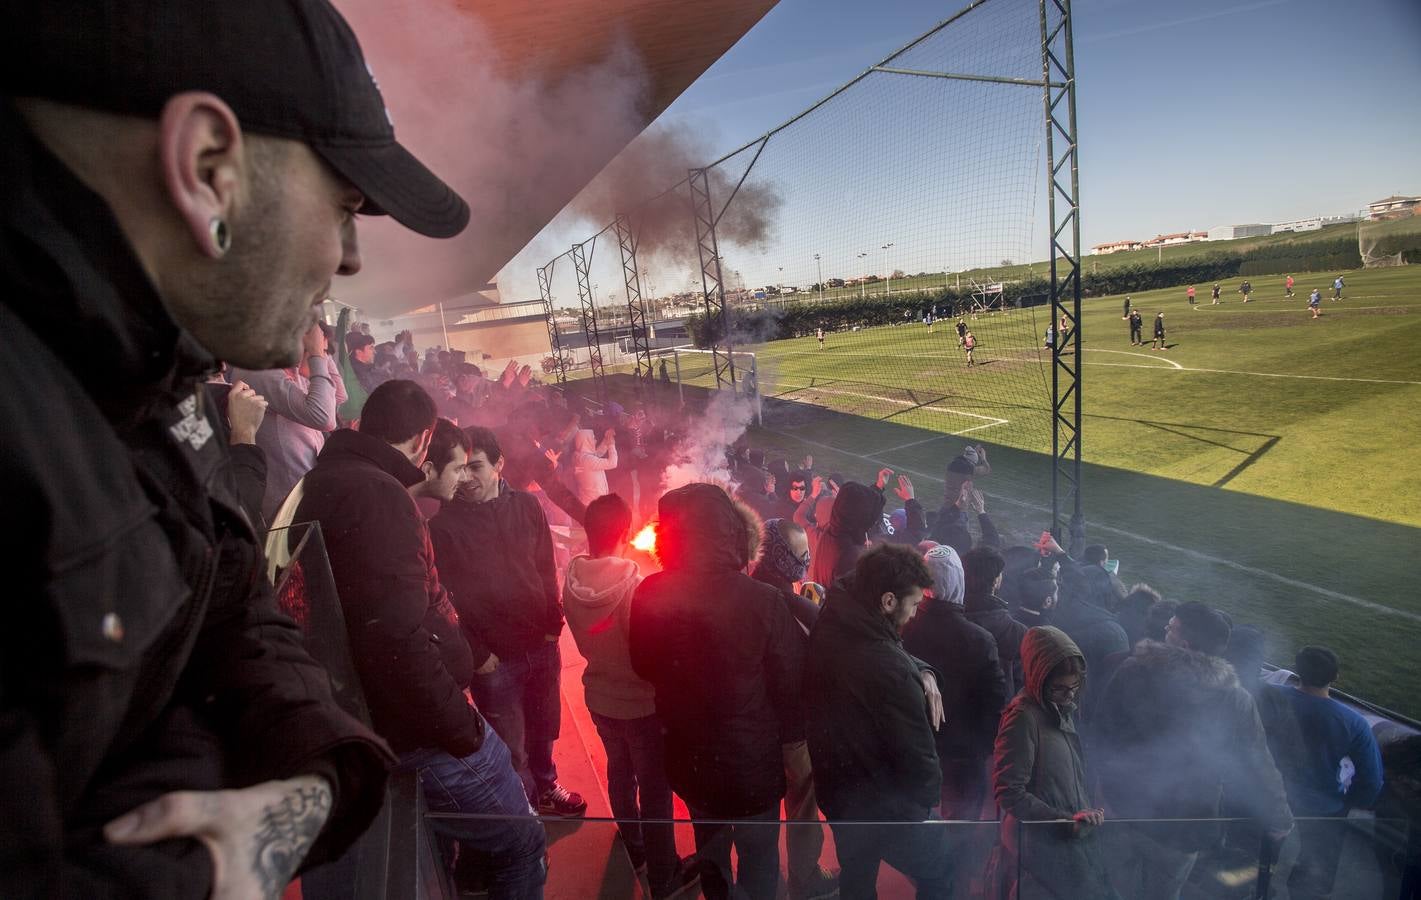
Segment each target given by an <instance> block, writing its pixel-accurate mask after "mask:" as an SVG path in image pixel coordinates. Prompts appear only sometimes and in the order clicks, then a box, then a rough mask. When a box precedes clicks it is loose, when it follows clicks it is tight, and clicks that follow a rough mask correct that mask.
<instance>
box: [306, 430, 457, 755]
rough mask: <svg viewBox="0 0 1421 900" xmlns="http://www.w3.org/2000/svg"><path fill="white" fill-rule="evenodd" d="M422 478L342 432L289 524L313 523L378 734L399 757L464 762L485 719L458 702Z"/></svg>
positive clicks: (451, 626) (452, 629) (367, 439)
mask: <svg viewBox="0 0 1421 900" xmlns="http://www.w3.org/2000/svg"><path fill="white" fill-rule="evenodd" d="M423 480H424V473H423V472H421V471H420V470H419V469H417V468H415V467H414V466H413V465H412V464H411V463H410V461H409V460H408V459H406V458H405V456H404V454H402V453H400V451H398V450H396V449H395V448H394V447H392V446H390V445H389V444H387V443H385V442H384V441H382V440H380V439H379V438H374V437H371V436H369V435H366V434H361V433H360V432H358V431H351V430H350V429H342V430H340V431H337V432H335V433H334V434H332V435H331V436H330V437H329V438H328V439H327V440H326V446H325V447H324V448H323V449H322V450H321V455H320V456H319V457H317V458H316V467H315V468H314V469H312V470H311V471H310V472H307V473H306V476H305V477H304V478H303V479H302V480H301V489H302V491H303V493H302V499H301V503H300V505H299V506H298V507H297V509H296V521H298V522H311V521H316V522H320V523H321V533H322V535H323V536H324V538H325V543H326V551H327V553H328V554H329V555H330V560H331V574H332V575H333V576H334V577H335V582H336V588H337V590H338V591H339V592H340V602H341V608H342V609H343V610H344V611H345V627H346V631H347V633H348V634H349V635H350V650H351V657H352V659H353V661H354V662H355V669H356V671H357V672H358V673H359V674H360V684H361V687H362V688H364V691H365V697H366V699H367V700H368V701H369V703H370V716H371V718H372V719H373V720H374V722H375V728H376V730H377V731H379V732H380V734H381V736H382V737H384V738H385V739H386V740H388V741H389V742H390V744H391V746H393V747H394V748H395V750H397V751H399V752H405V751H409V750H417V749H421V748H426V747H434V748H438V749H440V750H443V751H445V752H446V753H448V754H450V755H451V756H457V757H463V756H467V755H469V754H470V753H473V752H474V751H476V750H477V749H478V748H479V747H480V745H482V743H483V721H482V720H481V718H480V717H479V714H478V713H477V712H476V711H475V710H474V708H473V707H472V706H471V705H470V704H469V702H468V699H467V698H466V697H465V696H464V688H465V687H467V686H468V684H469V681H470V679H471V678H472V677H473V674H474V666H473V662H472V660H471V658H470V654H469V648H468V645H467V644H466V643H465V642H464V640H463V637H462V636H461V635H460V634H459V620H458V616H456V615H455V614H454V609H453V607H452V606H451V605H450V603H449V596H448V594H447V593H445V591H444V588H443V587H441V586H440V581H439V573H438V572H437V571H436V570H435V568H434V552H433V551H432V550H431V549H430V545H429V531H428V529H427V527H426V526H425V523H424V516H423V515H421V514H420V511H419V508H418V507H417V506H416V505H415V502H414V498H413V497H411V496H410V495H409V490H408V489H409V487H410V485H412V484H418V483H419V482H421V481H423Z"/></svg>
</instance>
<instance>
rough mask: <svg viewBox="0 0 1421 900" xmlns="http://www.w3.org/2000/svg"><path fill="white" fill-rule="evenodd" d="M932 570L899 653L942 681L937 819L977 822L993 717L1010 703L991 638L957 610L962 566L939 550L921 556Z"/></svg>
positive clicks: (937, 736)
mask: <svg viewBox="0 0 1421 900" xmlns="http://www.w3.org/2000/svg"><path fill="white" fill-rule="evenodd" d="M923 560H924V561H925V562H926V563H927V565H928V570H929V571H930V572H932V576H933V586H932V588H931V589H930V590H931V592H932V593H931V596H930V597H928V599H927V600H926V601H925V602H924V605H923V608H922V609H921V610H919V612H918V615H917V616H916V617H915V618H914V619H913V620H912V621H911V622H909V623H908V627H907V628H906V629H904V632H903V646H904V648H905V649H906V650H907V651H908V652H909V653H911V654H913V655H914V656H916V657H917V658H918V659H920V660H922V661H923V662H925V663H927V664H928V665H930V666H932V668H933V671H934V672H936V673H938V675H939V676H941V681H940V685H939V686H940V687H941V689H942V712H943V718H944V720H945V721H946V722H947V723H948V725H947V726H945V727H943V728H941V729H939V730H938V732H937V734H935V735H934V738H935V739H936V742H937V755H938V762H939V764H940V765H941V768H942V814H943V817H944V818H947V819H981V818H982V817H983V813H984V812H985V810H984V807H985V801H986V799H987V761H988V760H990V759H991V756H992V741H993V740H994V739H995V738H996V736H997V719H998V717H999V716H1000V715H1001V713H1002V708H1003V707H1005V706H1006V704H1007V701H1008V700H1009V699H1010V697H1009V696H1008V695H1007V682H1006V677H1005V676H1004V675H1003V674H1002V666H1001V662H1000V661H999V660H998V657H997V641H996V638H994V637H992V633H991V632H990V631H988V630H987V629H985V628H983V627H982V626H980V625H977V624H975V623H974V622H972V621H970V620H969V619H968V618H967V615H966V613H965V612H964V610H963V608H962V595H963V581H964V580H963V574H962V560H961V559H960V558H959V557H958V555H957V551H956V550H953V549H952V548H951V547H948V546H945V545H942V544H939V545H937V546H935V547H932V548H930V549H929V550H928V551H927V552H926V553H924V554H923Z"/></svg>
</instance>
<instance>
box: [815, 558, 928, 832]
mask: <svg viewBox="0 0 1421 900" xmlns="http://www.w3.org/2000/svg"><path fill="white" fill-rule="evenodd" d="M852 591H853V576H849V577H847V578H844V579H843V580H841V581H839V582H838V583H837V584H835V585H834V587H833V590H832V591H831V592H830V594H829V598H828V600H827V601H826V603H825V605H824V611H823V612H822V613H820V615H819V621H818V622H817V623H816V624H815V626H814V632H813V633H812V634H811V635H810V636H809V661H808V665H807V666H806V667H805V672H804V696H805V715H806V718H805V732H806V735H807V738H808V740H809V758H810V761H811V762H812V763H813V767H814V791H815V795H816V796H817V798H818V800H819V808H820V809H822V810H824V814H825V815H826V816H828V817H829V819H831V820H833V819H850V820H852V819H867V820H870V821H900V822H911V821H920V820H923V819H926V818H927V817H928V811H929V810H930V809H931V808H932V807H934V806H936V805H937V804H938V803H939V802H940V801H941V794H942V772H941V770H940V769H939V767H938V757H937V750H936V748H935V745H934V739H933V730H932V725H931V724H930V723H929V722H928V714H927V704H926V703H925V701H924V699H923V684H922V680H921V679H922V676H921V674H920V673H921V671H922V669H923V667H924V666H923V664H922V663H920V662H919V661H918V660H915V659H914V658H913V657H911V656H909V655H908V652H907V651H906V650H904V649H903V642H902V641H901V640H899V638H898V633H897V631H895V630H894V628H893V625H892V623H891V622H889V621H888V619H886V618H884V617H883V615H882V614H880V613H877V612H875V611H873V610H870V609H868V608H867V607H865V606H863V605H862V604H860V603H859V602H858V601H857V600H856V599H854V597H853V596H852Z"/></svg>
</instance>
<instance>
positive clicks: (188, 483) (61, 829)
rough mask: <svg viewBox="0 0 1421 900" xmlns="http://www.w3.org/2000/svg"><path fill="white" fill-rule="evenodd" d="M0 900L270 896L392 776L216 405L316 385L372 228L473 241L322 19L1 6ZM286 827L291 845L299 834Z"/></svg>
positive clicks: (153, 3) (331, 846)
mask: <svg viewBox="0 0 1421 900" xmlns="http://www.w3.org/2000/svg"><path fill="white" fill-rule="evenodd" d="M0 35H3V36H4V52H3V53H0V171H3V172H4V173H5V176H4V177H3V178H0V283H2V284H3V287H4V289H3V290H0V298H3V299H0V333H3V334H4V336H5V348H6V352H5V353H4V354H0V368H3V372H0V380H3V383H4V384H5V385H6V390H5V391H3V392H0V417H3V419H4V421H5V422H6V423H7V433H6V452H5V454H4V459H3V461H0V481H3V483H4V484H6V485H7V486H8V487H7V490H6V492H5V498H6V501H7V508H8V510H9V511H10V512H11V513H13V514H14V516H15V517H16V518H17V519H18V520H19V521H23V522H25V523H28V525H29V527H27V528H25V529H22V530H21V532H20V534H19V536H18V538H16V539H12V540H11V541H9V542H8V543H7V545H6V551H5V556H4V564H5V569H6V574H7V576H8V578H9V588H10V590H11V592H12V593H13V595H14V596H15V597H16V598H20V599H21V600H22V602H18V603H16V604H15V614H16V616H17V618H15V619H14V620H12V621H11V623H10V625H11V627H10V628H8V629H6V636H5V638H4V639H3V641H4V645H3V648H0V656H3V658H4V659H5V671H6V676H5V678H6V681H5V684H4V690H3V692H0V693H2V694H3V701H0V702H3V707H0V717H2V718H3V721H4V722H5V727H4V729H3V731H4V735H5V736H4V738H3V741H0V781H3V783H5V784H7V785H23V786H24V789H23V790H20V789H16V790H11V791H8V792H7V794H6V799H5V800H4V801H0V813H3V814H0V821H3V822H4V825H3V826H0V830H2V831H3V837H0V895H3V896H6V897H10V896H28V895H43V896H55V895H65V896H88V897H99V896H118V895H122V896H163V897H206V896H209V895H216V896H244V897H246V896H251V897H255V896H263V897H268V896H275V895H277V894H279V893H280V891H281V889H282V886H283V885H284V884H285V883H286V882H287V881H288V880H289V879H290V877H291V876H292V874H293V872H294V870H295V869H296V868H297V866H299V865H302V864H303V860H305V861H306V863H307V864H309V863H313V862H315V861H317V860H318V859H321V858H329V857H332V856H335V855H339V854H340V853H341V852H342V851H343V850H344V849H345V847H346V846H347V845H349V844H350V843H351V842H352V841H353V840H354V839H355V838H356V837H357V836H358V835H359V834H360V833H361V832H362V831H364V829H365V827H366V826H367V824H368V823H369V822H370V820H371V818H372V817H373V816H374V814H375V812H376V811H377V809H378V808H379V805H380V802H381V797H382V787H383V784H384V780H385V769H386V767H387V766H388V764H389V762H390V759H391V757H390V754H389V751H388V749H387V748H386V747H385V746H384V744H383V743H382V742H381V741H379V740H378V739H377V738H376V737H375V736H374V735H373V734H372V733H371V732H370V731H369V730H368V729H367V728H365V727H363V726H362V725H361V724H359V723H358V722H357V721H356V720H355V719H353V718H352V717H351V716H350V715H347V714H346V713H344V712H342V711H341V710H340V709H339V708H338V707H337V706H336V705H335V703H334V701H333V700H332V699H331V696H330V688H329V678H328V676H327V675H326V673H325V672H324V671H323V670H322V669H321V668H320V667H319V666H317V665H316V664H315V663H314V662H313V661H312V660H311V658H310V657H309V656H308V655H307V653H306V651H305V650H304V649H303V646H302V642H301V635H300V633H299V632H298V630H297V629H296V628H295V626H294V625H293V623H292V622H291V621H290V620H289V619H287V618H286V617H284V616H281V615H280V614H278V613H277V611H276V608H275V603H274V600H273V597H272V591H271V587H270V585H269V584H267V583H266V580H265V578H264V577H262V575H261V566H262V559H261V552H260V549H259V547H258V545H257V541H256V535H255V534H254V532H253V527H252V523H251V522H250V521H249V520H248V519H247V518H246V516H245V515H244V514H243V512H242V510H241V506H240V503H239V502H238V500H237V498H236V495H235V488H234V484H233V477H232V472H231V468H230V457H229V455H228V451H227V449H226V447H225V446H224V441H222V440H220V439H214V436H215V435H216V434H217V433H218V428H217V427H216V424H215V423H216V418H215V416H216V411H215V409H214V407H213V404H210V403H207V402H205V400H204V395H203V394H202V393H200V391H201V390H202V386H201V381H202V379H203V377H204V376H205V375H206V373H208V372H211V371H213V370H215V369H216V368H217V366H218V360H224V361H226V362H228V363H230V364H231V365H232V366H234V367H242V368H247V369H271V368H279V367H283V366H287V365H292V364H295V363H296V362H297V361H298V359H297V354H298V351H299V348H300V346H301V343H300V338H301V335H302V333H303V332H305V331H307V330H308V329H309V328H310V327H311V326H312V324H313V323H314V322H315V321H316V318H317V307H318V304H320V303H321V301H323V300H324V299H325V298H326V297H327V296H328V295H329V293H330V285H331V280H332V278H333V277H334V276H336V275H350V274H354V273H355V272H356V271H358V270H359V269H360V265H361V259H360V252H359V249H358V245H357V240H356V225H355V213H356V211H357V210H359V211H361V212H362V213H366V214H380V213H386V214H389V215H391V216H392V217H393V218H395V219H396V220H397V221H399V222H401V223H402V224H404V225H406V226H408V227H410V228H412V229H413V230H415V231H418V232H421V233H423V234H426V235H430V236H440V237H446V236H452V235H454V234H457V233H458V232H459V231H460V230H461V229H462V228H463V227H464V225H465V224H466V223H467V221H468V207H467V206H466V205H465V204H464V202H463V200H461V199H460V198H459V197H458V195H456V194H455V193H454V192H453V191H452V190H450V189H449V188H448V186H446V185H445V184H444V183H443V182H442V181H440V180H439V179H438V178H436V177H435V176H434V175H433V174H432V173H431V172H430V171H429V170H428V169H426V168H425V167H424V166H423V165H422V164H420V163H419V162H418V161H417V160H416V159H415V157H414V156H412V155H411V154H410V153H409V151H407V150H406V149H405V148H403V147H402V146H401V145H400V144H399V143H398V142H397V141H396V139H395V135H394V130H393V127H392V126H391V125H390V119H389V117H388V115H387V113H386V111H385V106H384V103H383V101H382V100H381V98H380V92H379V89H378V88H377V87H376V85H375V80H374V78H373V77H372V76H371V75H370V72H369V70H368V69H367V68H366V65H365V61H364V59H363V57H362V55H361V52H360V46H359V44H358V43H357V41H356V39H355V35H354V34H353V33H352V32H351V30H350V28H349V26H348V25H347V24H346V23H345V21H344V20H343V19H342V18H341V16H340V14H339V13H338V12H337V11H336V10H335V8H334V7H333V6H331V5H330V4H329V3H328V2H324V0H301V2H290V0H249V2H244V3H240V4H234V3H226V2H218V0H148V2H143V3H139V2H133V0H45V2H43V3H7V4H4V6H3V10H2V11H0ZM273 822H281V823H283V825H284V827H283V828H282V829H280V830H279V832H277V831H274V830H273V828H272V823H273Z"/></svg>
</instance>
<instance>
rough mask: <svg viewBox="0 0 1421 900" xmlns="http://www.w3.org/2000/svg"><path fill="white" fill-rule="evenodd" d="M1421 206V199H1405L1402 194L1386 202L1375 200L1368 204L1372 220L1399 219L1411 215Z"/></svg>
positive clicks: (1385, 200)
mask: <svg viewBox="0 0 1421 900" xmlns="http://www.w3.org/2000/svg"><path fill="white" fill-rule="evenodd" d="M1418 206H1421V197H1403V196H1401V195H1400V194H1397V195H1394V196H1391V197H1387V198H1386V199H1384V200H1373V201H1372V202H1371V203H1368V204H1367V217H1368V218H1370V219H1398V218H1403V217H1405V216H1408V215H1411V214H1413V213H1414V212H1415V211H1416V208H1417V207H1418Z"/></svg>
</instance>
